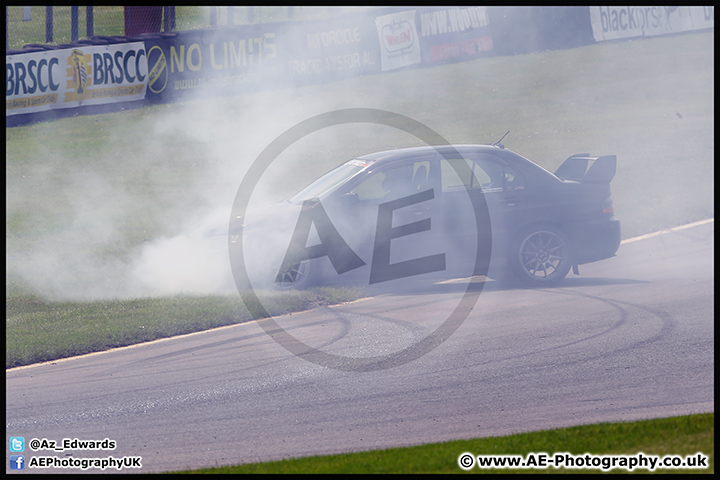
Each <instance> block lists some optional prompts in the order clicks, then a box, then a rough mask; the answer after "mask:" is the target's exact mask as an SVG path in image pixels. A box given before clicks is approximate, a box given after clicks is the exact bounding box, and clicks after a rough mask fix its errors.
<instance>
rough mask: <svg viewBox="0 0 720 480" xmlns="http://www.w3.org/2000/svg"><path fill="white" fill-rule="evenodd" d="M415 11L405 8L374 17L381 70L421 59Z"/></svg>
mask: <svg viewBox="0 0 720 480" xmlns="http://www.w3.org/2000/svg"><path fill="white" fill-rule="evenodd" d="M415 13H416V12H415V10H407V11H404V12H396V13H391V14H388V15H383V16H380V17H377V18H376V19H375V26H376V27H377V36H378V40H379V43H380V60H381V62H380V63H381V66H382V70H383V71H388V70H394V69H396V68H402V67H407V66H410V65H417V64H419V63H420V62H421V61H422V51H421V48H420V38H419V37H418V32H417V28H416V23H415Z"/></svg>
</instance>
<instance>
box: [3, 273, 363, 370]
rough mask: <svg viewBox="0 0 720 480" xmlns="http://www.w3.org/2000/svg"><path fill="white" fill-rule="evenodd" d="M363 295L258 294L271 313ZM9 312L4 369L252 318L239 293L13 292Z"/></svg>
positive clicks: (348, 291) (335, 291)
mask: <svg viewBox="0 0 720 480" xmlns="http://www.w3.org/2000/svg"><path fill="white" fill-rule="evenodd" d="M361 295H362V291H361V290H359V289H355V288H349V287H348V288H319V289H316V290H308V291H293V292H285V293H282V294H278V293H266V294H264V295H259V296H260V298H261V300H262V302H263V305H268V306H267V307H266V309H267V311H268V313H269V314H270V315H282V314H285V313H291V312H297V311H301V310H307V309H310V308H314V307H318V306H322V305H328V304H336V303H341V302H347V301H351V300H355V299H357V298H359V297H360V296H361ZM5 316H6V320H5V326H6V329H5V368H12V367H18V366H22V365H29V364H32V363H37V362H44V361H50V360H56V359H59V358H67V357H73V356H77V355H83V354H86V353H92V352H99V351H103V350H108V349H110V348H115V347H123V346H127V345H135V344H138V343H143V342H149V341H152V340H157V339H159V338H166V337H172V336H176V335H183V334H186V333H193V332H198V331H202V330H208V329H211V328H216V327H222V326H225V325H234V324H238V323H243V322H248V321H252V317H251V316H250V314H249V313H248V311H247V309H246V308H245V305H244V304H243V302H242V301H241V299H240V297H239V296H204V297H203V296H177V297H161V298H142V299H132V300H113V301H94V302H52V301H47V300H44V299H43V298H41V297H38V296H37V295H30V294H24V295H21V294H14V295H11V296H8V297H7V299H6V310H5Z"/></svg>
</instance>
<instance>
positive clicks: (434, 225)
mask: <svg viewBox="0 0 720 480" xmlns="http://www.w3.org/2000/svg"><path fill="white" fill-rule="evenodd" d="M615 170H616V157H615V156H614V155H607V156H599V157H598V156H590V155H589V154H578V155H573V156H571V157H569V158H568V159H567V160H565V162H564V163H562V165H561V166H560V167H559V168H558V169H557V170H556V171H555V173H550V172H549V171H547V170H545V169H543V168H542V167H540V166H538V165H537V164H535V163H533V162H531V161H530V160H528V159H526V158H524V157H522V156H521V155H518V154H517V153H514V152H512V151H510V150H508V149H506V148H505V147H504V146H503V145H501V144H499V143H496V144H493V145H451V146H438V147H433V146H427V147H415V148H404V149H397V150H390V151H384V152H378V153H373V154H369V155H364V156H361V157H358V158H355V159H352V160H350V161H347V162H345V163H343V164H341V165H339V166H338V167H336V168H335V169H333V170H331V171H330V172H328V173H327V174H325V175H323V176H322V177H320V178H318V179H317V180H316V181H314V182H313V183H311V184H310V185H309V186H308V187H306V188H305V189H303V190H302V191H300V192H299V193H297V194H296V195H294V196H293V197H291V198H290V199H289V200H288V201H286V202H284V203H283V204H282V205H276V206H275V208H274V209H270V210H268V211H267V213H263V214H262V215H261V216H259V217H257V218H258V220H257V221H256V222H255V223H247V224H246V223H245V219H243V218H238V219H237V222H236V223H235V224H234V225H233V224H232V222H231V229H232V230H235V232H234V233H235V235H233V236H232V238H234V240H233V241H231V248H232V246H233V245H232V244H233V243H235V244H237V243H238V242H240V239H241V238H242V240H243V241H244V242H250V243H252V241H253V240H254V241H255V242H256V243H257V242H259V243H260V244H262V245H263V246H265V247H267V245H269V244H271V243H272V242H271V241H270V238H273V239H275V238H276V237H275V236H273V235H271V233H269V231H270V230H272V229H274V228H276V227H277V226H278V225H280V224H282V222H279V221H276V216H277V215H278V214H277V212H279V211H282V210H283V209H284V210H285V211H292V212H293V213H292V214H291V215H290V217H289V218H291V221H290V223H287V222H286V224H287V227H286V230H287V229H288V228H289V231H288V232H287V233H285V235H284V236H281V238H282V241H280V243H279V245H277V246H274V247H273V249H272V251H273V252H275V257H274V258H273V259H272V260H269V259H268V258H267V257H265V256H262V255H259V254H256V255H253V258H255V259H262V260H261V261H260V264H261V269H264V270H266V271H267V274H268V275H269V277H268V278H269V279H270V280H271V281H272V282H274V283H275V284H276V285H278V286H282V287H296V288H303V287H306V286H309V285H317V284H331V283H336V282H360V283H365V284H378V283H382V282H390V281H409V280H410V279H418V278H421V279H425V278H428V279H438V278H456V277H468V276H472V275H486V276H488V277H490V278H495V279H503V280H510V281H514V282H519V283H521V284H524V285H529V286H547V285H553V284H556V283H558V282H560V281H561V280H563V279H564V278H565V276H566V275H567V274H568V272H569V271H570V270H571V269H574V271H575V273H578V268H577V266H578V265H581V264H585V263H589V262H595V261H598V260H602V259H606V258H608V257H612V256H614V255H615V253H616V252H617V250H618V247H619V245H620V222H619V220H618V219H617V218H616V217H615V214H614V208H613V201H612V195H611V192H610V182H611V180H612V179H613V177H614V175H615ZM277 218H279V217H277ZM241 248H242V247H241ZM245 251H246V255H247V251H248V250H247V249H246V250H245Z"/></svg>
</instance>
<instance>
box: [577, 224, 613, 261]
mask: <svg viewBox="0 0 720 480" xmlns="http://www.w3.org/2000/svg"><path fill="white" fill-rule="evenodd" d="M573 233H574V234H573V245H574V246H575V258H574V262H573V263H574V264H575V265H582V264H583V263H590V262H596V261H598V260H603V259H605V258H609V257H612V256H614V255H615V253H616V252H617V251H618V248H620V220H618V219H617V218H615V217H611V218H609V219H602V220H599V221H594V222H588V223H584V224H583V225H582V226H578V228H577V229H576V230H575V231H574V232H573Z"/></svg>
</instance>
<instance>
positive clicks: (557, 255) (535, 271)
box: [510, 226, 572, 287]
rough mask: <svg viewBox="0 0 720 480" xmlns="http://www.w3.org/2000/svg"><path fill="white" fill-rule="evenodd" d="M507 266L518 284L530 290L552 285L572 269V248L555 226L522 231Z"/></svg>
mask: <svg viewBox="0 0 720 480" xmlns="http://www.w3.org/2000/svg"><path fill="white" fill-rule="evenodd" d="M510 255H511V258H510V266H511V269H512V273H513V274H514V277H515V278H516V279H517V280H518V282H519V283H521V284H522V285H525V286H530V287H544V286H551V285H556V284H557V283H559V282H560V281H561V280H562V279H564V278H565V277H566V276H567V274H568V272H569V271H570V269H571V268H572V247H571V244H570V242H569V240H568V238H567V236H566V235H565V234H564V233H563V232H562V231H560V230H559V229H558V228H556V227H547V226H537V227H534V228H530V229H527V230H524V231H523V232H522V233H521V234H520V235H519V236H518V237H517V241H516V242H515V244H514V246H513V249H512V250H511V254H510Z"/></svg>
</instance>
